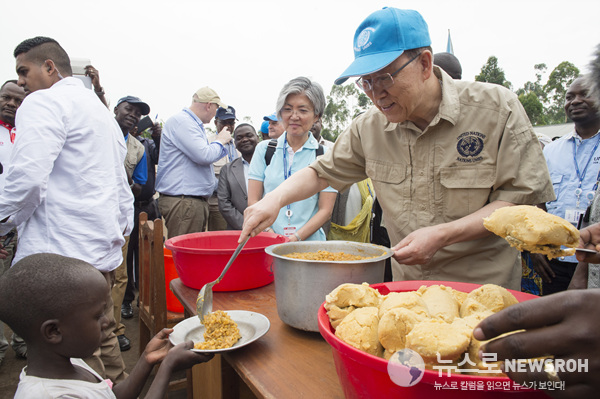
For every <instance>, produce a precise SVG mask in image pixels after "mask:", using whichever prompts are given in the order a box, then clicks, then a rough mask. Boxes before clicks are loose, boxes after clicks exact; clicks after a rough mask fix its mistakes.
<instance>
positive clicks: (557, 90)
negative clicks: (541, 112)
mask: <svg viewBox="0 0 600 399" xmlns="http://www.w3.org/2000/svg"><path fill="white" fill-rule="evenodd" d="M577 76H579V69H578V68H577V67H576V66H575V65H573V64H572V63H570V62H568V61H563V62H561V63H560V64H558V66H557V67H556V68H554V69H553V70H552V72H551V73H550V76H548V81H547V82H546V84H545V85H544V92H545V93H546V104H545V105H546V122H547V124H549V125H551V124H556V123H565V122H566V121H567V115H566V114H565V108H564V105H565V94H566V93H567V89H568V88H569V86H571V83H573V81H574V80H575V78H576V77H577Z"/></svg>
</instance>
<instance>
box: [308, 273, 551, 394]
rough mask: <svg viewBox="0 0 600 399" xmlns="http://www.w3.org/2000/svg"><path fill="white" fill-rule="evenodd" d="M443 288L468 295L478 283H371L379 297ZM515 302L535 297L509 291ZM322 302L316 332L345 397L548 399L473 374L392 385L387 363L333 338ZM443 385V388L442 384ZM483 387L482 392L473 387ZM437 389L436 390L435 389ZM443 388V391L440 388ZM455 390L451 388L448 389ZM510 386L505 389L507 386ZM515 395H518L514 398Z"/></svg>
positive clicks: (433, 375) (504, 380)
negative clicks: (328, 348)
mask: <svg viewBox="0 0 600 399" xmlns="http://www.w3.org/2000/svg"><path fill="white" fill-rule="evenodd" d="M436 284H440V285H445V286H447V287H452V288H454V289H456V290H458V291H463V292H471V291H472V290H474V289H475V288H478V287H480V285H479V284H469V283H457V282H451V281H394V282H390V283H381V284H373V285H371V287H373V288H375V289H377V290H378V291H379V292H380V293H381V294H383V295H387V294H388V293H390V292H402V291H415V290H417V289H419V287H420V286H422V285H427V286H429V285H436ZM509 291H510V292H511V293H512V294H513V295H514V296H515V298H517V300H518V301H520V302H523V301H527V300H530V299H534V298H537V297H536V296H535V295H531V294H526V293H523V292H518V291H512V290H509ZM324 305H325V304H324V303H323V304H322V305H321V307H320V308H319V314H318V319H319V331H320V332H321V335H322V336H323V338H325V340H326V341H327V342H328V343H329V344H330V345H331V347H332V351H333V360H334V362H335V368H336V371H337V374H338V377H339V380H340V384H341V386H342V389H343V390H344V394H345V396H346V398H420V399H422V398H432V397H437V398H444V399H446V398H450V399H453V398H456V399H474V398H493V399H497V398H513V399H514V398H515V397H524V398H527V399H529V398H533V399H542V398H548V396H546V394H544V393H543V391H534V390H530V389H524V388H520V389H515V384H514V383H513V382H512V380H510V379H509V378H508V377H486V376H476V375H465V374H458V375H451V376H449V377H448V376H446V375H445V374H444V375H443V376H442V377H440V376H439V372H438V371H437V370H424V375H423V378H422V379H421V381H419V382H418V383H417V384H416V385H414V386H412V387H402V386H399V385H396V384H394V382H393V381H392V380H391V379H390V376H389V374H388V371H387V367H388V361H387V360H385V359H382V358H380V357H377V356H373V355H370V354H368V353H366V352H363V351H360V350H358V349H356V348H354V347H353V346H350V345H348V344H347V343H345V342H344V341H342V340H341V339H339V338H338V337H336V336H335V330H334V329H333V328H332V327H331V324H330V323H329V318H328V317H327V311H326V310H325V307H324ZM444 384H446V385H444ZM477 384H479V386H482V389H481V390H478V389H477V388H475V389H472V388H473V387H477ZM436 386H437V387H436ZM443 386H445V387H446V388H442V387H443ZM452 386H454V387H456V389H450V388H448V387H452ZM507 386H508V387H509V388H508V389H506V387H507ZM515 395H517V396H515Z"/></svg>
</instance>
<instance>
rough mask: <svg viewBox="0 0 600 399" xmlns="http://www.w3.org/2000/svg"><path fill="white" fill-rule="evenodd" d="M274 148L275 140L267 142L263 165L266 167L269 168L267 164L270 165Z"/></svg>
mask: <svg viewBox="0 0 600 399" xmlns="http://www.w3.org/2000/svg"><path fill="white" fill-rule="evenodd" d="M275 148H277V139H271V140H269V144H268V146H267V151H266V152H265V163H266V164H267V166H269V164H270V163H271V158H273V154H274V153H275Z"/></svg>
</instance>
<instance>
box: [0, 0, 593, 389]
mask: <svg viewBox="0 0 600 399" xmlns="http://www.w3.org/2000/svg"><path fill="white" fill-rule="evenodd" d="M353 48H354V56H355V58H354V61H353V62H352V63H351V64H350V66H348V67H347V69H346V70H345V71H344V72H343V73H342V74H341V75H340V77H339V78H338V79H336V81H335V83H336V84H342V83H344V82H345V81H346V80H347V79H348V78H350V77H356V78H357V79H356V85H357V86H358V87H359V88H360V89H361V90H363V91H364V92H365V94H366V95H367V96H368V97H369V98H370V99H371V101H372V102H373V107H372V108H371V109H369V110H368V111H367V112H365V113H363V114H361V115H359V116H358V117H356V118H355V119H354V120H353V121H352V122H351V124H350V126H348V128H347V129H346V131H345V132H344V133H343V134H341V135H340V136H339V137H338V139H337V140H336V142H335V144H334V143H332V142H329V141H327V140H325V139H324V138H323V137H322V136H321V129H322V121H321V119H322V117H323V112H324V110H325V105H326V100H325V95H324V93H323V89H322V87H321V86H320V85H319V84H318V83H317V82H314V81H312V80H311V79H309V78H306V77H298V78H294V79H291V80H290V81H289V82H288V83H286V84H285V85H284V87H283V88H282V89H281V92H280V94H279V96H278V98H277V99H276V107H275V108H276V111H275V112H274V113H269V114H268V115H266V116H265V117H264V120H263V122H262V125H261V126H260V129H259V130H258V131H257V129H256V128H255V127H254V126H252V125H251V124H248V123H240V124H237V123H236V122H237V117H236V109H235V108H234V107H233V106H231V105H228V104H226V103H225V102H223V101H222V100H221V98H220V96H219V95H218V94H217V92H216V91H215V90H213V89H212V88H210V87H208V86H206V87H202V88H200V89H198V90H197V91H196V92H194V93H193V94H192V96H191V97H192V98H191V103H190V104H189V106H188V107H185V108H183V109H182V111H180V112H179V113H177V114H175V115H173V116H172V117H170V118H169V119H168V120H167V121H166V122H165V123H164V125H162V124H160V123H157V121H152V120H151V119H150V118H149V117H148V116H147V115H149V113H150V106H149V105H148V104H147V103H146V102H144V101H142V100H141V99H140V98H138V97H135V96H133V95H128V96H125V97H123V98H121V99H119V100H118V102H117V104H116V106H115V107H114V109H113V113H111V112H110V111H109V109H108V103H107V101H106V98H105V94H106V93H105V92H104V89H103V88H102V85H101V84H100V76H99V72H98V70H97V69H95V68H94V67H93V66H91V65H90V66H87V67H86V74H87V75H88V76H89V77H90V79H91V82H92V90H90V89H87V88H85V87H84V86H83V84H82V83H81V81H80V80H78V79H75V78H73V77H72V71H71V66H70V61H69V56H68V55H67V53H66V52H65V51H64V49H63V48H62V47H61V46H60V44H59V43H58V42H57V41H56V40H54V39H51V38H47V37H35V38H32V39H27V40H25V41H23V42H22V43H20V44H19V45H18V46H17V47H16V49H15V51H14V57H15V59H16V71H17V76H18V80H9V81H7V82H6V83H5V84H4V85H3V86H2V87H1V88H0V162H1V164H2V169H3V173H1V174H0V189H1V190H2V191H1V192H0V236H2V242H3V243H4V244H3V247H2V248H1V249H0V257H2V258H4V259H3V264H2V270H0V272H3V274H2V277H1V278H0V320H1V321H3V322H6V323H7V324H8V325H9V326H10V327H11V329H12V331H13V332H14V335H13V336H12V337H11V342H10V345H11V346H12V347H13V349H14V351H15V353H16V354H17V356H20V357H23V358H27V367H26V368H25V369H24V370H23V372H22V373H21V380H20V384H19V388H18V391H17V394H16V397H19V398H26V397H31V395H32V394H31V393H32V392H36V393H37V392H40V391H42V390H44V391H45V392H48V396H47V397H58V396H60V395H62V394H64V393H66V392H70V391H73V390H74V389H77V388H76V386H75V385H74V384H73V381H75V380H77V381H78V382H86V383H87V385H86V386H85V389H86V390H88V391H86V394H85V395H87V396H85V395H84V396H85V397H112V396H110V395H112V394H113V393H114V394H115V395H117V396H119V397H137V396H138V395H139V393H140V392H141V389H142V387H143V386H144V383H145V381H146V379H147V377H148V375H149V374H150V371H151V369H152V367H153V366H154V365H155V364H158V363H161V366H160V368H159V371H158V374H157V376H156V378H155V380H154V384H153V385H152V386H151V388H150V391H149V393H148V395H149V396H148V397H154V396H153V395H156V396H157V397H160V395H164V392H165V390H166V387H167V384H168V378H169V376H170V374H171V373H172V372H173V371H175V370H179V369H182V368H187V367H191V366H192V365H193V364H196V363H199V362H205V361H209V360H210V357H209V356H204V355H200V354H197V353H193V352H191V351H189V350H187V349H189V348H190V347H191V344H190V343H189V342H188V343H185V344H181V345H178V346H175V347H171V344H170V343H169V341H168V335H169V334H170V332H171V331H172V330H169V329H165V330H163V331H162V332H160V333H159V334H158V335H157V336H156V337H154V339H153V340H152V341H150V343H149V344H148V346H147V347H146V350H145V351H144V353H143V354H142V355H141V357H140V361H139V362H138V365H136V367H135V368H134V370H133V371H132V374H131V375H129V376H128V375H127V374H126V373H125V366H124V363H123V360H122V356H121V352H122V351H126V350H128V349H130V346H131V343H130V341H129V339H128V338H127V337H126V335H125V330H124V326H123V324H122V323H120V319H121V317H123V318H131V317H132V316H133V303H134V301H135V289H136V288H135V283H136V276H137V271H136V268H137V263H138V250H139V248H138V233H137V227H138V226H137V224H138V217H139V214H140V213H141V212H146V213H148V215H149V218H152V219H153V218H161V217H162V218H164V220H165V226H166V229H167V234H168V237H169V238H171V237H175V236H179V235H182V234H189V233H196V232H203V231H214V230H225V229H229V230H240V242H241V241H243V239H244V238H245V237H247V236H249V235H256V234H259V233H261V232H263V231H273V232H275V233H277V234H281V235H285V236H286V237H288V239H289V240H290V241H304V240H319V241H323V240H326V238H327V232H326V231H325V230H327V228H326V229H325V230H324V229H323V226H324V225H327V223H328V222H329V221H330V220H331V216H332V213H333V212H334V206H335V204H336V200H338V199H339V194H338V193H343V192H348V191H349V190H350V189H351V188H352V187H357V184H366V185H364V187H367V188H366V189H365V190H363V191H364V192H371V191H374V193H376V196H377V206H378V207H380V208H381V209H382V212H383V215H384V220H385V229H386V230H387V233H388V234H389V237H388V238H389V242H390V244H391V246H392V250H393V251H394V255H393V260H392V265H391V269H392V278H393V279H394V280H448V281H462V282H471V283H478V284H487V283H494V284H498V285H501V286H503V287H506V288H510V289H515V290H521V288H522V284H521V279H522V275H523V266H522V259H529V260H530V262H529V263H528V264H529V265H531V266H532V268H533V272H534V273H539V275H540V277H541V279H542V281H543V284H541V285H540V287H539V290H540V291H539V294H541V295H544V296H545V297H543V298H539V299H536V300H531V301H528V302H525V303H521V304H517V305H514V306H512V307H510V308H508V309H506V310H503V311H501V312H499V313H497V314H495V315H493V316H490V317H489V318H487V319H485V320H484V321H482V322H481V323H480V325H479V326H478V327H477V328H476V329H475V330H474V336H475V338H477V339H481V340H487V339H491V338H495V337H497V336H498V335H500V334H503V333H506V332H511V331H517V330H524V331H522V332H518V333H515V334H512V335H509V336H505V337H502V338H498V339H496V340H494V341H492V342H489V343H487V344H486V346H485V347H484V350H485V351H486V352H493V353H497V354H498V356H499V358H501V359H512V358H529V357H537V356H549V355H553V356H554V357H555V359H582V358H588V359H590V367H589V370H588V372H587V373H568V372H565V371H564V370H554V369H552V370H549V369H547V370H545V371H541V372H538V373H533V372H529V373H527V372H526V373H521V372H520V373H516V372H509V373H508V375H509V376H510V377H511V378H513V379H514V380H515V381H517V382H523V381H532V380H533V381H557V380H558V381H564V382H565V383H566V385H565V387H566V390H565V391H564V392H559V393H555V394H557V395H558V396H561V395H566V396H569V397H579V396H582V397H583V396H586V395H590V393H591V392H594V390H595V389H597V388H598V387H599V386H600V383H599V382H598V381H599V379H598V378H596V377H597V376H598V374H599V373H600V369H599V367H598V366H597V364H599V362H598V360H597V359H600V357H598V355H600V334H599V333H598V331H599V330H598V329H597V328H596V324H598V322H597V320H598V318H596V317H593V316H600V315H598V311H597V310H596V309H597V307H596V306H594V305H595V299H597V297H598V296H600V293H599V291H598V286H599V285H598V281H599V275H598V273H599V271H598V268H599V267H600V266H598V264H600V256H598V255H586V256H583V255H580V254H578V255H577V259H575V257H572V258H562V259H558V260H552V261H549V260H548V259H545V258H543V257H541V256H537V255H533V254H527V253H524V254H521V253H519V252H518V251H517V250H515V249H514V248H512V247H510V246H509V244H508V243H507V242H506V241H505V240H504V239H502V238H500V237H498V236H495V235H493V234H492V233H490V232H489V231H487V230H486V229H485V228H484V227H483V223H482V219H483V218H484V217H487V216H489V215H490V214H491V213H492V212H493V211H494V210H496V209H498V208H500V207H505V206H512V205H517V204H527V205H538V206H540V207H542V208H544V209H546V210H547V211H548V212H550V213H553V214H555V215H557V216H560V217H563V218H565V219H566V220H568V221H570V222H572V223H573V224H574V225H576V226H577V227H578V228H581V229H582V230H581V243H580V244H581V246H582V247H593V248H597V249H599V250H600V224H599V223H598V222H599V221H600V196H598V195H597V194H596V193H597V191H598V189H599V187H598V183H599V182H600V153H599V152H600V148H598V147H599V143H600V134H598V133H599V131H600V113H599V110H598V104H600V96H599V95H598V88H597V87H598V85H600V53H599V54H597V58H596V60H595V61H594V63H593V65H592V70H593V72H592V74H591V75H590V76H586V77H581V78H578V79H576V80H575V81H573V82H572V83H571V85H570V87H569V88H568V90H567V94H566V98H565V111H566V113H567V115H568V117H569V118H570V119H571V120H573V122H574V123H575V129H574V131H573V132H572V134H569V135H567V136H565V137H563V138H561V139H559V140H556V141H554V142H551V143H549V144H547V145H545V147H544V148H543V149H542V146H541V145H540V142H539V140H538V138H537V136H536V134H535V133H534V131H533V128H532V126H531V124H530V122H529V120H528V118H527V115H526V113H525V111H524V109H523V107H522V106H521V103H520V102H519V100H518V98H517V96H516V95H515V94H514V93H512V92H511V91H509V90H508V89H506V88H504V87H502V86H499V85H491V84H485V83H480V82H471V81H465V80H462V69H461V66H460V63H459V62H458V60H457V59H456V57H454V56H453V55H452V54H449V53H438V54H435V55H434V54H433V50H432V48H431V40H430V37H429V31H428V27H427V23H426V22H425V21H424V19H423V18H422V16H421V15H420V14H419V13H418V12H416V11H413V10H401V9H396V8H384V9H382V10H379V11H376V12H374V13H372V14H371V15H369V16H368V17H367V18H366V19H365V20H364V21H363V22H362V23H361V24H360V26H359V27H358V29H357V30H356V34H355V36H354V42H353ZM236 106H238V107H239V105H237V104H236ZM144 116H145V117H144ZM213 119H214V123H215V127H216V132H214V133H211V132H209V131H207V129H206V125H207V124H209V123H211V121H213ZM144 132H146V133H145V135H144V134H142V133H144ZM0 171H1V170H0ZM361 182H362V183H361ZM365 182H366V183H365ZM361 187H362V186H361ZM374 193H371V195H373V196H374V195H375V194H374ZM359 208H360V207H359ZM586 214H587V215H586ZM366 220H367V223H369V222H370V217H369V218H366ZM586 224H587V225H589V226H588V227H585V228H584V226H585V225H586ZM595 262H596V263H595ZM559 291H564V292H559ZM550 294H551V295H550ZM31 309H33V310H31ZM24 314H26V315H27V316H28V317H23V315H24ZM573 326H578V328H573ZM3 332H4V326H3V325H2V324H0V356H1V357H0V364H1V361H2V359H3V357H4V353H5V352H6V351H7V348H8V346H9V343H8V340H7V338H6V337H4V334H3ZM82 359H83V360H82ZM69 381H70V382H69ZM113 384H115V385H114V387H113ZM101 395H106V396H101ZM38 397H39V396H38Z"/></svg>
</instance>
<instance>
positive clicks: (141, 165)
mask: <svg viewBox="0 0 600 399" xmlns="http://www.w3.org/2000/svg"><path fill="white" fill-rule="evenodd" d="M149 112H150V107H149V106H148V104H146V103H145V102H143V101H142V100H140V99H139V98H138V97H133V96H126V97H123V98H121V99H120V100H119V101H118V102H117V106H116V107H115V119H116V120H117V123H118V124H119V127H120V128H121V130H122V131H123V136H124V137H125V141H126V142H127V155H126V157H125V171H126V172H127V179H128V180H129V185H130V187H131V191H132V192H133V196H134V197H137V196H138V195H139V194H140V193H141V191H142V185H143V184H145V183H146V181H147V180H148V167H147V161H146V151H145V149H144V146H143V144H142V143H140V142H139V141H138V140H136V139H135V138H134V137H133V136H131V135H130V134H129V133H130V132H132V131H134V129H136V128H137V124H138V122H139V121H140V118H141V117H142V116H144V115H148V113H149ZM128 243H129V237H125V245H124V246H123V262H122V263H121V265H120V266H119V267H118V268H117V273H116V281H115V285H114V286H113V288H112V298H113V302H114V308H115V320H116V322H117V328H116V330H115V334H116V335H117V339H118V340H119V347H120V348H121V352H123V351H126V350H129V349H130V348H131V342H129V339H128V338H127V337H126V336H125V326H124V325H123V323H121V303H122V302H123V297H124V296H125V288H126V287H127V246H128Z"/></svg>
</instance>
